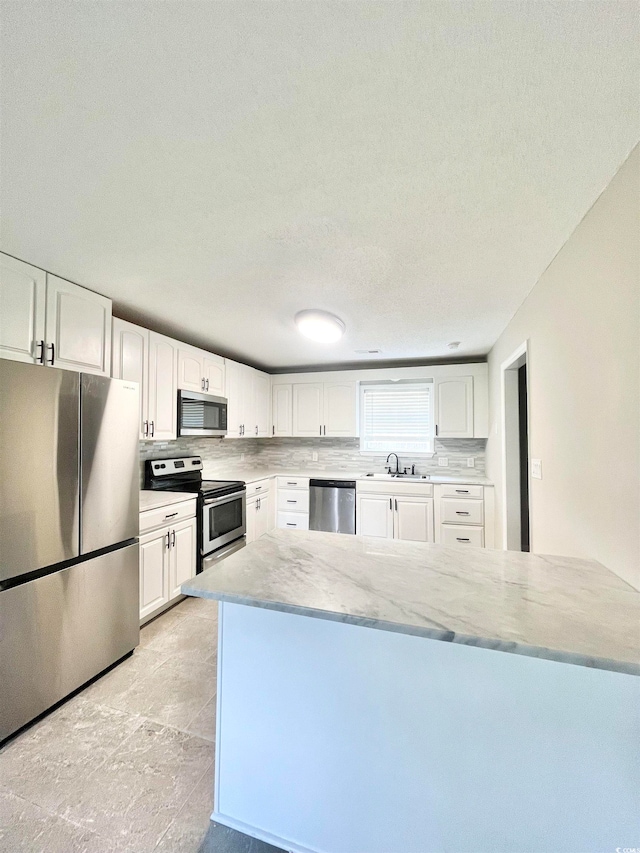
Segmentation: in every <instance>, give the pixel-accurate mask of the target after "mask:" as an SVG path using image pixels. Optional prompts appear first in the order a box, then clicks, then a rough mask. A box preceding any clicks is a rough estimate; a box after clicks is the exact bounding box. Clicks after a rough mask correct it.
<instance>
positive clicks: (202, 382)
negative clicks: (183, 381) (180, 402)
mask: <svg viewBox="0 0 640 853" xmlns="http://www.w3.org/2000/svg"><path fill="white" fill-rule="evenodd" d="M200 390H201V391H204V379H201V380H200Z"/></svg>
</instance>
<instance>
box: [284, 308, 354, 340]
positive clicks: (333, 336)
mask: <svg viewBox="0 0 640 853" xmlns="http://www.w3.org/2000/svg"><path fill="white" fill-rule="evenodd" d="M295 321H296V326H297V327H298V331H299V332H300V334H301V335H304V336H305V338H311V340H312V341H320V343H322V344H333V343H335V342H336V341H339V340H340V338H341V337H342V336H343V335H344V332H345V329H346V326H345V324H344V323H343V322H342V320H341V319H340V318H339V317H336V316H335V315H333V314H329V312H328V311H317V310H315V309H309V310H307V311H298V313H297V314H296V316H295Z"/></svg>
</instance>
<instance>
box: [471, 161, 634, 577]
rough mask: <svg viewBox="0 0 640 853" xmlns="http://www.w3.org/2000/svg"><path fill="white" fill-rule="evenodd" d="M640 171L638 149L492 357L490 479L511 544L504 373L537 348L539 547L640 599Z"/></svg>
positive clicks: (535, 516)
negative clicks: (588, 561) (604, 571)
mask: <svg viewBox="0 0 640 853" xmlns="http://www.w3.org/2000/svg"><path fill="white" fill-rule="evenodd" d="M639 169H640V148H639V147H636V148H635V149H634V151H633V152H632V153H631V155H630V156H629V158H628V160H627V161H626V162H625V163H624V165H623V166H622V167H621V169H620V170H619V171H618V173H617V174H616V176H615V177H614V179H613V180H612V182H611V183H610V184H609V186H608V187H607V188H606V190H605V191H604V192H603V193H602V195H601V196H600V197H599V198H598V200H597V201H596V203H595V204H594V205H593V207H592V208H591V210H590V211H589V212H588V214H587V215H586V216H585V218H584V219H583V220H582V222H581V223H580V225H579V226H578V227H577V228H576V230H575V231H574V233H573V234H572V235H571V237H570V238H569V240H568V241H567V243H566V244H565V245H564V246H563V248H562V249H561V250H560V252H559V253H558V255H557V256H556V257H555V258H554V260H553V262H552V263H551V264H550V266H549V267H548V268H547V270H546V271H545V272H544V273H543V275H542V277H541V278H540V280H539V281H538V283H537V284H536V286H535V287H534V288H533V290H532V291H531V293H530V295H529V296H528V297H527V299H526V300H525V301H524V303H523V304H522V306H521V307H520V308H519V309H518V311H517V312H516V314H515V315H514V317H513V319H512V320H511V322H510V323H509V325H508V326H507V327H506V329H505V330H504V332H503V333H502V335H501V336H500V337H499V338H498V340H497V342H496V344H495V345H494V347H493V349H492V350H491V352H490V354H489V396H490V410H491V419H492V423H491V428H490V436H489V440H488V443H487V473H488V476H489V477H491V478H492V479H493V480H494V481H495V483H496V502H497V505H496V525H497V530H496V537H497V538H496V541H497V542H502V541H503V539H502V537H503V531H502V470H501V466H502V446H501V444H502V436H501V424H500V393H501V390H500V382H501V376H500V365H501V363H502V362H503V361H504V360H505V359H506V358H508V357H509V355H510V354H511V353H512V352H513V351H514V350H515V349H516V348H517V347H518V345H519V344H521V343H522V342H523V341H525V340H527V339H528V341H529V364H528V381H529V419H530V420H529V440H530V455H531V457H533V458H539V459H542V474H543V479H542V480H531V481H530V483H531V492H530V500H531V543H532V550H533V551H535V552H536V553H543V554H544V553H547V554H551V553H555V554H563V555H567V556H577V557H590V558H593V559H596V560H599V561H600V562H601V563H603V564H604V565H605V566H607V567H608V568H610V569H611V570H613V571H614V572H616V573H617V574H618V575H620V576H621V577H622V578H624V579H625V580H626V581H628V582H629V583H631V584H633V585H634V586H636V587H637V588H640V404H639V397H640V369H639V362H640V343H639V342H640V282H639V269H640V257H639V242H640V218H639V189H640V187H639Z"/></svg>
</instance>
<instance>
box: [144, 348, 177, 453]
mask: <svg viewBox="0 0 640 853" xmlns="http://www.w3.org/2000/svg"><path fill="white" fill-rule="evenodd" d="M178 346H179V345H178V342H177V341H174V340H172V339H171V338H165V337H164V335H158V334H156V333H155V332H149V433H148V438H153V439H161V440H163V441H170V440H172V439H174V438H176V430H177V426H178V424H177V418H178V400H177V395H178V388H177V371H178Z"/></svg>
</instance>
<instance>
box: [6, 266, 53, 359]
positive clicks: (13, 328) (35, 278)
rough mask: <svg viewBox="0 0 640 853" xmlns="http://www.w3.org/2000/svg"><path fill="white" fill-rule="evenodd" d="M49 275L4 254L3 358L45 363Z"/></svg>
mask: <svg viewBox="0 0 640 853" xmlns="http://www.w3.org/2000/svg"><path fill="white" fill-rule="evenodd" d="M46 289H47V280H46V273H45V272H44V271H43V270H39V269H37V268H36V267H32V266H30V265H29V264H25V263H23V262H22V261H18V260H16V259H15V258H11V257H9V255H3V254H0V358H11V359H13V360H14V361H26V362H27V363H29V364H39V363H41V362H42V361H43V355H42V348H43V346H44V335H45V331H44V318H45V307H46Z"/></svg>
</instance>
